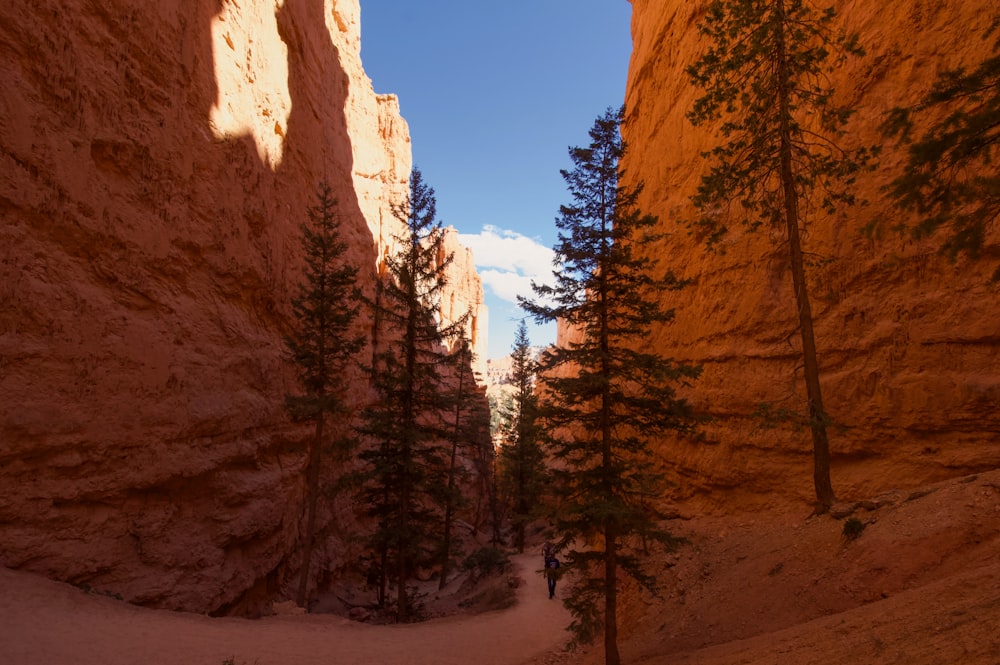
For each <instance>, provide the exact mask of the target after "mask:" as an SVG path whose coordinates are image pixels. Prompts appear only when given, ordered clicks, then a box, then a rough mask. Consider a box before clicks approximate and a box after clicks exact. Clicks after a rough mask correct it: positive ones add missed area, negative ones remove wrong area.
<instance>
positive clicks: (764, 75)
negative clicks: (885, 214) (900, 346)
mask: <svg viewBox="0 0 1000 665" xmlns="http://www.w3.org/2000/svg"><path fill="white" fill-rule="evenodd" d="M835 19H836V13H835V12H834V10H833V8H832V7H828V8H825V9H817V8H816V7H815V6H814V4H813V3H811V2H808V1H806V0H712V1H711V2H709V3H708V5H707V11H706V13H705V16H704V18H703V20H702V22H701V23H700V24H699V30H700V31H701V33H702V34H703V35H704V36H705V37H706V38H707V40H708V43H709V46H708V48H707V50H706V51H705V52H704V53H703V54H702V55H701V57H700V58H699V59H698V60H697V61H696V62H695V63H694V64H692V65H691V66H690V67H689V68H688V70H687V73H688V75H689V76H690V78H691V81H692V83H693V84H694V85H695V86H697V87H699V88H701V89H702V95H701V97H699V98H698V99H697V100H696V101H695V103H694V105H693V107H692V109H691V111H690V112H689V113H688V118H689V119H690V120H691V122H692V123H693V124H695V125H702V124H706V123H712V124H713V125H714V126H717V127H718V131H719V135H720V139H719V141H718V144H717V145H716V146H715V147H714V148H713V149H712V150H710V151H709V152H707V153H705V154H704V156H705V157H706V158H708V159H709V162H710V165H711V166H710V168H709V171H708V173H706V174H705V175H704V176H703V177H702V181H701V185H700V186H699V188H698V191H697V193H696V195H695V196H694V197H693V198H692V201H693V203H694V204H695V206H696V207H697V208H698V209H699V211H700V216H699V217H698V218H697V219H696V220H695V221H694V222H693V223H692V225H691V226H692V229H693V230H694V231H695V232H696V233H697V234H699V235H700V236H701V237H703V238H704V239H705V241H706V243H707V245H708V246H709V247H712V248H719V247H720V243H721V241H722V239H723V238H724V237H725V235H726V234H727V232H728V230H729V223H730V222H731V221H738V222H740V223H742V224H744V225H746V227H748V228H749V229H750V230H755V229H758V228H760V227H762V226H764V227H767V228H778V229H782V230H783V231H784V239H783V241H781V243H780V245H779V246H781V247H782V249H783V250H784V251H786V252H787V256H788V259H789V266H790V271H791V276H792V286H793V290H794V293H795V299H796V310H797V313H798V319H799V333H800V339H801V342H802V359H803V366H804V371H803V374H804V377H805V383H806V402H807V406H806V409H807V411H808V420H809V423H810V431H811V433H812V440H813V479H814V488H815V492H816V500H817V510H818V511H819V512H824V511H826V510H828V509H829V507H830V506H831V505H832V503H833V502H834V500H835V495H834V491H833V485H832V483H831V480H830V447H829V439H828V436H827V431H826V430H827V428H826V423H827V422H828V420H829V418H828V416H827V414H826V411H825V408H824V406H823V397H822V391H821V389H820V380H819V374H820V370H819V361H818V357H817V350H816V341H815V335H814V332H813V316H812V307H811V304H810V298H809V287H808V280H807V275H806V265H805V261H804V258H803V256H804V252H803V247H802V238H803V236H804V235H805V234H806V232H807V222H808V221H809V218H810V217H811V214H812V212H813V211H815V210H817V209H822V210H825V211H826V212H827V213H832V212H834V211H836V210H841V209H843V208H844V207H846V206H851V205H853V204H855V203H857V202H858V201H857V200H856V198H855V196H854V193H853V188H852V185H853V184H854V182H855V180H856V178H857V177H858V175H860V174H861V173H864V172H866V171H868V170H870V169H871V168H873V166H872V165H873V163H874V159H875V157H876V156H877V153H878V149H877V148H872V147H858V148H853V149H846V148H844V147H843V146H842V145H841V139H842V138H844V133H843V128H844V125H845V123H846V122H847V120H848V118H849V117H850V115H851V113H852V109H850V108H846V107H840V106H836V105H835V104H834V103H833V89H832V87H831V85H830V83H829V81H830V78H829V74H830V71H831V70H832V68H833V67H836V66H837V65H839V64H840V63H842V62H843V61H844V59H846V58H847V57H849V56H860V55H863V50H862V49H861V47H860V45H859V44H858V41H857V38H856V37H855V36H848V35H844V34H842V33H840V32H838V31H836V30H835Z"/></svg>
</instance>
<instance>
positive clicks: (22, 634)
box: [0, 554, 569, 665]
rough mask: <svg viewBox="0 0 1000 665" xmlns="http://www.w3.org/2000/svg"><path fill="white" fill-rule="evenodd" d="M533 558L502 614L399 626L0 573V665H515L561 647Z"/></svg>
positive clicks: (556, 610) (559, 622)
mask: <svg viewBox="0 0 1000 665" xmlns="http://www.w3.org/2000/svg"><path fill="white" fill-rule="evenodd" d="M537 559H538V556H537V555H528V554H525V555H521V556H518V557H514V558H513V561H514V565H515V569H516V571H515V572H516V573H517V574H519V575H520V576H521V578H522V579H524V580H525V581H526V582H527V583H526V584H522V585H521V586H520V587H519V588H518V603H517V604H516V605H515V606H514V607H513V608H511V609H509V610H505V611H497V612H488V613H484V614H478V615H474V616H452V617H446V618H443V619H435V620H431V621H427V622H424V623H418V624H409V625H402V626H371V625H367V624H360V623H356V622H352V621H349V620H347V619H343V618H340V617H335V616H332V615H295V616H273V617H266V618H264V619H259V620H247V619H231V618H221V619H220V618H210V617H207V616H202V615H195V614H185V613H180V612H169V611H163V610H150V609H145V608H140V607H135V606H132V605H128V604H127V603H123V602H121V601H118V600H115V599H112V598H107V597H102V596H99V595H94V594H87V593H84V592H82V591H81V590H80V589H77V588H75V587H73V586H70V585H67V584H59V583H56V582H51V581H48V580H44V579H42V578H39V577H37V576H34V575H29V574H24V573H17V572H13V571H10V570H7V569H3V568H0V588H2V589H3V593H2V594H0V663H3V665H69V664H72V665H118V664H120V665H136V664H137V663H141V664H142V665H180V664H188V663H191V664H194V663H197V664H199V665H222V663H223V662H225V661H227V660H228V659H232V660H233V662H234V663H235V665H244V664H245V665H254V664H256V665H312V664H316V665H320V664H322V665H330V664H331V663H337V665H367V664H369V663H371V664H373V665H392V664H394V663H407V664H413V665H421V664H424V663H426V664H427V665H448V664H450V663H454V664H456V665H457V664H459V663H462V664H464V663H470V662H474V663H476V665H503V664H508V663H522V662H525V661H527V660H530V659H533V658H537V657H539V656H541V655H542V654H544V653H546V652H548V651H551V650H554V649H559V648H560V647H561V646H562V644H564V643H565V641H566V633H565V632H564V629H565V627H566V626H567V625H568V624H569V615H568V614H567V612H566V611H565V609H563V606H562V603H559V602H556V601H550V600H549V599H548V594H547V592H546V590H545V584H544V582H543V580H542V579H541V578H540V577H538V575H537V574H536V572H535V570H534V568H535V567H537V565H536V564H537V563H538V561H537Z"/></svg>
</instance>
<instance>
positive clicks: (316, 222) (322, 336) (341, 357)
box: [285, 182, 364, 607]
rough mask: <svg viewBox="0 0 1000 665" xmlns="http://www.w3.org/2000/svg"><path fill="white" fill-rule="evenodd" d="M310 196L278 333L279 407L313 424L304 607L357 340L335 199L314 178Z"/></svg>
mask: <svg viewBox="0 0 1000 665" xmlns="http://www.w3.org/2000/svg"><path fill="white" fill-rule="evenodd" d="M316 198H317V202H316V205H315V206H311V207H310V208H308V211H307V215H308V222H307V223H304V224H302V225H301V227H300V228H301V234H302V247H303V249H304V250H305V261H306V267H305V273H304V281H303V282H302V283H301V284H300V285H299V288H298V294H297V295H296V296H295V297H294V298H293V299H292V314H293V316H294V319H295V325H294V330H293V332H292V333H291V334H290V335H288V336H287V337H286V338H285V345H286V347H287V348H288V350H289V353H290V355H291V358H292V360H293V362H294V363H295V365H296V366H297V368H298V373H299V382H300V384H301V386H302V388H303V392H302V393H300V394H297V395H289V396H287V397H286V400H285V403H286V408H287V409H288V411H289V413H290V414H291V415H292V417H293V418H294V419H296V420H299V421H311V422H314V423H315V430H314V435H313V438H312V440H311V441H310V443H309V454H308V463H307V466H306V478H307V483H306V489H307V494H306V524H305V534H304V541H305V542H304V546H303V563H302V572H301V575H300V578H299V588H298V596H297V602H298V604H299V605H300V606H303V607H304V606H305V602H306V591H307V586H308V579H309V563H310V561H309V559H310V557H311V554H312V549H313V543H314V540H315V525H316V508H317V502H318V499H319V493H320V488H319V479H320V467H321V464H322V459H323V456H324V455H323V452H324V450H326V449H327V448H332V449H333V452H334V454H335V455H336V456H343V455H344V454H345V453H346V451H347V450H349V449H350V447H351V445H352V443H353V437H352V436H350V430H349V428H348V427H347V426H345V424H344V421H345V420H346V409H345V398H346V393H347V389H348V386H347V384H346V379H345V372H346V370H347V368H348V367H349V366H350V365H351V364H353V362H354V358H355V356H356V355H357V354H358V353H359V352H360V351H361V348H362V346H363V343H364V340H363V337H362V336H361V335H359V334H357V331H356V330H355V321H356V319H357V317H358V313H359V305H358V303H359V301H360V292H359V290H358V288H357V286H356V281H357V272H358V270H357V268H356V267H355V266H352V265H350V264H348V263H346V262H345V260H344V254H345V252H346V251H347V244H346V243H345V242H344V241H343V239H342V238H341V235H340V223H341V222H340V216H339V213H338V209H337V201H336V199H335V198H334V197H333V194H332V192H331V190H330V187H329V186H328V185H327V184H326V183H325V182H324V183H321V184H320V185H319V188H318V191H317V195H316ZM328 417H334V418H336V417H340V418H342V419H343V420H342V421H341V422H340V423H339V424H337V425H335V433H336V436H335V437H333V438H332V442H331V441H328V440H327V439H328V434H327V433H326V420H327V418H328Z"/></svg>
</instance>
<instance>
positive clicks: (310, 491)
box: [295, 412, 324, 607]
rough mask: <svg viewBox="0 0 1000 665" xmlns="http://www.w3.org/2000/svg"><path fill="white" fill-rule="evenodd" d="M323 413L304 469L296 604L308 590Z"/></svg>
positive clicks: (301, 601)
mask: <svg viewBox="0 0 1000 665" xmlns="http://www.w3.org/2000/svg"><path fill="white" fill-rule="evenodd" d="M323 421H324V418H323V413H322V412H320V414H319V416H318V417H317V419H316V433H315V435H314V436H313V440H312V444H311V445H310V446H309V462H308V465H309V467H308V469H307V470H306V493H307V496H306V504H307V507H306V542H305V545H304V546H303V552H302V572H301V573H300V574H299V591H298V596H297V597H296V600H295V602H296V604H298V606H299V607H305V606H306V594H307V592H308V590H309V564H310V559H311V558H312V550H313V543H314V541H315V539H316V504H317V502H318V500H319V466H320V459H321V458H320V452H321V450H322V445H323Z"/></svg>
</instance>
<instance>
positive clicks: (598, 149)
mask: <svg viewBox="0 0 1000 665" xmlns="http://www.w3.org/2000/svg"><path fill="white" fill-rule="evenodd" d="M623 112H624V109H622V108H618V109H608V110H607V112H606V113H605V114H603V115H602V116H601V117H599V118H598V119H597V120H596V121H595V123H594V125H593V127H592V129H591V130H590V139H591V142H590V144H589V145H588V146H587V147H585V148H581V147H574V148H570V150H569V156H570V159H571V161H572V162H573V168H572V169H570V170H565V171H562V176H563V179H564V180H565V182H566V184H567V188H568V190H569V192H570V195H571V197H572V202H571V203H570V204H567V205H564V206H562V207H561V208H560V213H559V217H558V218H557V219H556V226H557V227H558V229H559V235H558V241H557V243H556V246H555V248H554V250H555V254H556V263H557V268H556V270H555V271H554V273H553V277H554V280H555V284H554V286H546V285H538V284H533V289H534V292H535V296H536V299H534V300H526V299H521V306H522V307H523V308H524V309H525V310H526V311H527V312H528V313H529V314H531V315H532V316H534V317H535V319H536V320H538V321H554V320H557V319H558V320H561V321H563V322H565V323H566V324H568V325H569V326H570V327H571V328H572V329H573V330H574V333H575V334H574V339H575V340H576V341H570V342H567V343H566V344H564V345H561V346H556V347H550V348H549V349H548V350H547V351H545V352H544V353H543V354H542V356H541V358H540V360H539V380H540V383H541V386H540V390H539V394H540V404H539V410H538V417H539V423H540V424H541V437H542V442H543V445H544V448H545V450H546V451H547V453H548V454H549V455H550V456H551V458H552V460H553V461H552V463H551V467H552V468H551V473H552V477H553V481H552V486H553V492H554V494H555V499H554V505H553V519H554V522H555V526H556V528H557V530H558V532H559V540H558V542H557V548H558V549H559V550H561V551H564V552H565V555H566V565H567V569H568V571H569V572H570V573H571V578H572V580H573V582H572V585H571V588H570V593H569V598H568V599H567V601H566V605H567V607H568V608H569V609H570V611H571V613H572V615H573V623H572V624H571V626H570V628H571V631H572V632H573V635H574V640H573V642H572V644H573V645H577V644H585V643H588V642H590V641H592V640H593V639H595V638H596V637H597V635H598V634H599V633H600V631H601V630H602V629H603V632H604V651H605V660H606V662H607V663H608V664H609V665H617V664H618V663H619V662H620V655H619V652H618V645H617V629H618V624H617V594H618V584H619V577H620V576H621V575H623V574H624V575H627V576H630V577H631V578H633V579H635V580H636V581H638V582H639V583H640V584H642V585H643V586H644V587H647V588H653V587H654V582H655V579H654V577H653V576H651V575H650V574H648V573H647V572H646V571H645V570H644V567H643V566H642V562H643V557H642V555H641V552H640V548H641V546H642V544H643V543H649V542H651V541H658V542H663V543H667V542H669V541H670V538H669V535H668V534H667V533H666V532H664V531H662V530H661V528H660V526H659V523H660V520H661V517H662V516H661V515H660V514H659V513H658V512H657V510H656V507H655V499H656V497H658V496H659V495H660V493H661V492H662V489H663V482H664V479H663V477H662V476H661V475H660V474H659V473H658V471H657V465H656V461H655V458H654V455H653V451H652V450H651V448H650V443H651V441H654V440H657V438H658V437H660V436H662V435H664V434H667V433H668V432H688V431H691V430H692V429H693V427H694V418H693V415H692V413H691V410H690V408H689V406H688V404H687V403H686V402H685V401H684V400H683V399H681V398H680V397H679V396H678V395H677V394H676V389H677V388H678V387H679V386H682V385H685V384H687V383H688V382H689V381H691V380H693V379H695V378H696V377H697V376H698V375H699V374H700V367H695V366H691V365H687V364H684V363H680V362H675V361H673V360H671V359H670V358H665V357H663V356H661V355H659V354H657V353H655V352H653V351H649V350H648V349H649V343H648V338H649V334H650V331H651V329H652V327H653V326H654V325H663V324H668V323H669V322H670V321H671V320H672V318H673V311H672V310H669V309H665V308H663V307H662V306H661V304H660V302H661V300H662V299H663V297H664V296H665V295H666V294H669V293H670V292H671V291H674V290H676V289H678V288H680V287H682V286H683V282H682V280H679V279H677V278H676V277H675V276H674V275H673V274H672V273H670V272H669V271H664V272H661V271H660V270H659V268H658V266H657V263H656V261H655V260H654V259H653V258H651V257H650V256H649V255H648V253H644V252H642V251H640V250H641V248H642V247H643V246H644V244H645V243H648V242H651V241H653V240H656V239H657V235H656V233H655V229H656V224H657V220H656V218H655V217H652V216H650V215H645V214H642V213H641V212H640V211H639V210H638V209H637V207H636V198H637V196H638V193H639V192H638V190H629V189H626V188H624V187H621V186H620V185H619V176H620V173H619V160H620V159H621V157H622V155H623V154H624V153H625V149H626V147H625V145H624V143H623V142H622V139H621V134H620V131H619V126H620V123H621V120H622V116H623Z"/></svg>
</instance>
